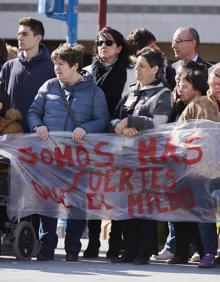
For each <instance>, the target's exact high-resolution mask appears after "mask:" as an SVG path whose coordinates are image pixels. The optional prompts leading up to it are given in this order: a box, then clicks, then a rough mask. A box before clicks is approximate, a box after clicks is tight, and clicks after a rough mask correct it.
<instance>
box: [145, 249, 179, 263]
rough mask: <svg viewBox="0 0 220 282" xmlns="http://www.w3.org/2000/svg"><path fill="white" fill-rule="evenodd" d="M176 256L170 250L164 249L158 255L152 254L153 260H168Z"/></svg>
mask: <svg viewBox="0 0 220 282" xmlns="http://www.w3.org/2000/svg"><path fill="white" fill-rule="evenodd" d="M173 257H174V254H173V253H171V252H170V251H168V250H166V249H163V250H161V251H160V252H159V253H158V255H153V256H151V260H168V259H172V258H173Z"/></svg>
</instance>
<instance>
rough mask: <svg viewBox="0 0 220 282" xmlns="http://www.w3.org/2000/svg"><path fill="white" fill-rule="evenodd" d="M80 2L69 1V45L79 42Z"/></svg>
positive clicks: (75, 0)
mask: <svg viewBox="0 0 220 282" xmlns="http://www.w3.org/2000/svg"><path fill="white" fill-rule="evenodd" d="M78 2H79V1H78V0H69V1H68V5H67V39H66V41H67V42H68V43H75V42H77V21H78Z"/></svg>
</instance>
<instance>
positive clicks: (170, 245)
mask: <svg viewBox="0 0 220 282" xmlns="http://www.w3.org/2000/svg"><path fill="white" fill-rule="evenodd" d="M168 231H169V234H168V236H167V240H166V242H165V244H164V249H165V250H168V251H169V252H171V253H172V254H175V252H176V242H175V231H174V226H173V223H172V222H170V221H169V222H168Z"/></svg>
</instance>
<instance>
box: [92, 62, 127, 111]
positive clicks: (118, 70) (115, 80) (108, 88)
mask: <svg viewBox="0 0 220 282" xmlns="http://www.w3.org/2000/svg"><path fill="white" fill-rule="evenodd" d="M92 75H93V78H94V80H95V82H96V84H97V85H98V86H99V87H100V88H101V89H102V90H103V92H104V93H105V97H106V100H107V103H108V110H109V113H110V116H111V117H112V116H113V113H114V111H115V108H116V106H117V104H118V102H119V101H120V99H121V94H122V91H123V89H124V85H125V82H126V79H127V69H126V67H125V66H124V65H122V63H121V62H120V60H117V61H116V62H115V63H114V64H113V65H112V67H111V68H110V69H109V70H107V69H106V68H105V67H104V66H103V65H102V63H101V62H99V61H98V60H97V59H94V60H93V62H92Z"/></svg>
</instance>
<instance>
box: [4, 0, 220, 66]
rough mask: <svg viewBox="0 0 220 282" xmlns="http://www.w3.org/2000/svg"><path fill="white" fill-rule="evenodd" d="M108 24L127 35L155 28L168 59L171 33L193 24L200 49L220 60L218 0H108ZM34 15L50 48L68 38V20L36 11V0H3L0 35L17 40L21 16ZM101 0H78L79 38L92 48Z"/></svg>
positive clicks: (170, 57)
mask: <svg viewBox="0 0 220 282" xmlns="http://www.w3.org/2000/svg"><path fill="white" fill-rule="evenodd" d="M107 3H108V8H107V26H111V27H113V28H116V29H118V30H119V31H120V32H121V33H122V34H124V36H127V34H128V33H129V32H131V31H132V30H134V29H136V28H139V27H146V28H148V29H149V30H150V31H152V32H153V33H154V34H155V36H156V38H157V40H158V42H159V45H160V47H161V49H162V50H163V51H164V52H165V54H166V55H167V57H168V59H170V60H172V59H173V52H172V49H171V41H172V35H173V33H174V31H175V30H176V29H177V28H178V27H179V26H186V25H187V26H192V27H194V28H196V29H197V30H198V32H199V34H200V39H201V46H200V53H201V55H202V57H203V58H205V59H206V60H210V61H220V32H219V26H220V1H219V0H209V1H207V0H197V1H191V0H154V1H152V0H135V1H134V0H107ZM24 16H31V17H35V18H38V19H40V20H42V22H43V23H44V26H45V29H46V34H45V42H46V44H48V46H49V47H50V48H55V47H56V45H57V44H59V43H60V42H63V41H65V40H66V34H67V27H66V23H65V22H62V21H58V20H54V19H51V18H48V17H47V16H46V15H43V14H38V13H37V0H13V1H12V0H5V1H3V0H0V37H1V38H4V39H5V40H6V41H8V42H9V43H13V42H16V37H17V26H18V20H19V19H20V18H21V17H24ZM97 21H98V0H79V12H78V30H77V36H78V41H79V42H81V43H84V44H85V45H86V46H87V52H88V53H91V52H92V46H93V43H94V40H95V36H96V33H97V27H98V22H97Z"/></svg>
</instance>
